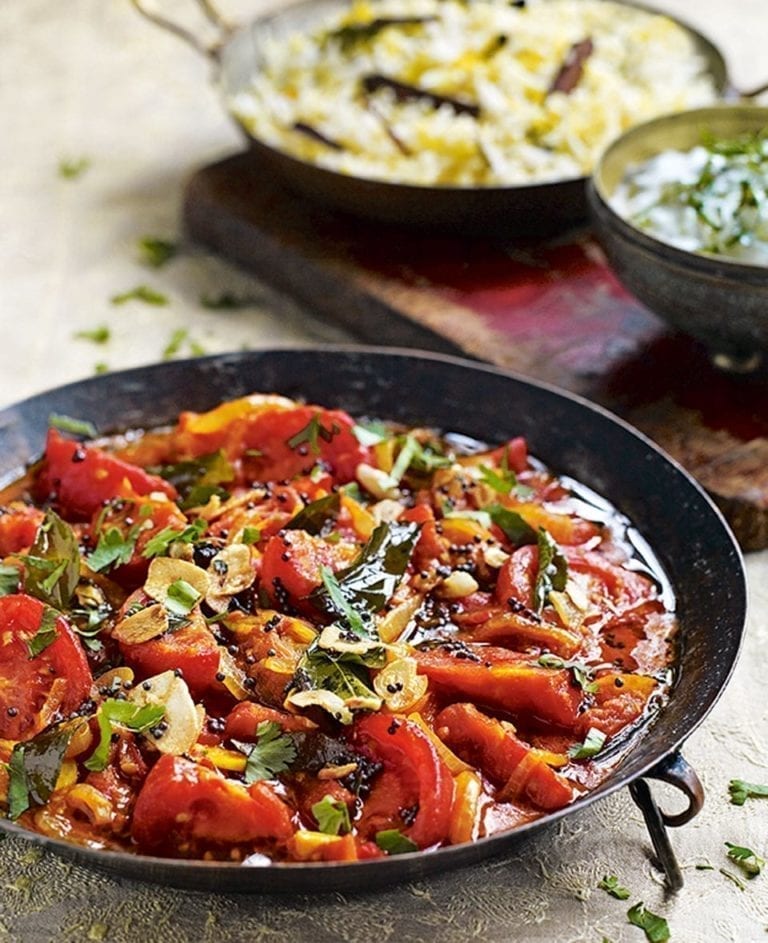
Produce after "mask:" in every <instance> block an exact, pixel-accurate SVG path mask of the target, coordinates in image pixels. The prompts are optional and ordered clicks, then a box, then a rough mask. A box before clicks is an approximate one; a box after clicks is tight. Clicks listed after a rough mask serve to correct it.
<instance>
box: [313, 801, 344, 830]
mask: <svg viewBox="0 0 768 943" xmlns="http://www.w3.org/2000/svg"><path fill="white" fill-rule="evenodd" d="M312 815H314V817H315V821H316V822H317V827H318V828H319V829H320V831H321V832H325V834H326V835H339V834H341V835H346V834H347V832H350V831H351V830H352V822H351V821H350V818H349V809H348V808H347V805H346V803H345V802H342V801H341V800H340V799H334V798H333V796H323V798H322V799H321V800H320V801H319V802H316V803H315V804H314V805H313V806H312Z"/></svg>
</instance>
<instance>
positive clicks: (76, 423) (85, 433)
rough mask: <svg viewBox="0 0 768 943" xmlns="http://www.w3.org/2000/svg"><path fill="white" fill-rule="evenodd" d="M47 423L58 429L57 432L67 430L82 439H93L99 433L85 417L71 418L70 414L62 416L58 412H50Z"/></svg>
mask: <svg viewBox="0 0 768 943" xmlns="http://www.w3.org/2000/svg"><path fill="white" fill-rule="evenodd" d="M48 425H49V426H50V427H51V428H52V429H58V430H59V432H69V433H70V435H75V436H78V437H80V438H83V439H95V438H96V436H97V435H98V434H99V433H98V430H97V429H96V426H94V424H93V423H92V422H88V420H86V419H73V418H72V416H62V415H59V414H58V413H51V414H50V416H49V417H48Z"/></svg>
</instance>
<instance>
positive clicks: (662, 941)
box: [627, 901, 669, 943]
mask: <svg viewBox="0 0 768 943" xmlns="http://www.w3.org/2000/svg"><path fill="white" fill-rule="evenodd" d="M627 920H629V922H630V923H631V924H632V926H633V927H639V928H640V929H641V930H643V931H644V932H645V937H646V939H647V940H648V941H649V943H666V941H667V940H668V939H669V925H668V924H667V921H666V920H665V919H664V917H660V916H658V914H654V913H651V911H650V910H646V909H645V906H644V905H643V902H642V901H641V902H640V903H639V904H635V905H634V906H633V907H630V908H629V910H628V911H627Z"/></svg>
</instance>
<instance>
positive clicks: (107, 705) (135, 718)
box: [85, 698, 165, 772]
mask: <svg viewBox="0 0 768 943" xmlns="http://www.w3.org/2000/svg"><path fill="white" fill-rule="evenodd" d="M164 716H165V708H164V707H163V706H162V704H145V705H143V706H142V705H139V704H132V703H131V702H130V701H118V700H117V699H116V698H107V699H106V700H105V701H103V702H102V704H101V706H100V707H99V713H98V722H99V743H98V746H97V747H96V749H95V750H94V751H93V753H92V754H91V755H90V756H89V757H88V759H87V760H86V761H85V767H86V769H89V770H91V771H93V772H98V771H99V770H103V769H105V767H106V765H107V763H108V762H109V744H110V742H111V740H112V733H113V731H114V728H115V727H116V726H117V727H125V728H127V729H128V730H133V731H134V732H135V733H143V732H144V731H145V730H149V729H150V727H154V726H155V725H156V724H158V723H159V722H160V721H161V720H162V719H163V717H164Z"/></svg>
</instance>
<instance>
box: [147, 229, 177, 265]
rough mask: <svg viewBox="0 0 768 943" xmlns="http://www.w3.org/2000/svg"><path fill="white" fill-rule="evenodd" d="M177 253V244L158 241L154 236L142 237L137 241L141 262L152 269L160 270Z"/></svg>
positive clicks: (166, 240)
mask: <svg viewBox="0 0 768 943" xmlns="http://www.w3.org/2000/svg"><path fill="white" fill-rule="evenodd" d="M178 252H179V246H178V243H176V242H172V241H171V240H170V239H159V238H157V237H156V236H143V237H142V238H141V239H139V253H140V255H141V261H142V262H143V263H144V264H145V265H149V266H151V267H152V268H162V267H163V266H164V265H165V264H166V263H167V262H170V260H171V259H172V258H174V256H176V255H178Z"/></svg>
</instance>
